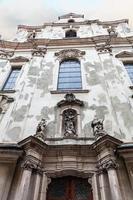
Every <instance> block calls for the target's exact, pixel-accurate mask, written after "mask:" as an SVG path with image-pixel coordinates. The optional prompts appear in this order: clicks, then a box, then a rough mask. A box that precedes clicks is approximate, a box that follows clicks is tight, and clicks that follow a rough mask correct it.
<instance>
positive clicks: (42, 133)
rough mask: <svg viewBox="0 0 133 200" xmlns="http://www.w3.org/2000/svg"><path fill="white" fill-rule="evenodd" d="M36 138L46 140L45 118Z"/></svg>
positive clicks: (38, 128)
mask: <svg viewBox="0 0 133 200" xmlns="http://www.w3.org/2000/svg"><path fill="white" fill-rule="evenodd" d="M34 137H36V138H38V139H40V140H42V141H44V140H45V138H46V120H45V119H44V118H42V119H41V121H40V122H39V124H38V126H37V130H36V134H35V135H34Z"/></svg>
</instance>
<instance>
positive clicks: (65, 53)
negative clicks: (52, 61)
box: [55, 49, 85, 61]
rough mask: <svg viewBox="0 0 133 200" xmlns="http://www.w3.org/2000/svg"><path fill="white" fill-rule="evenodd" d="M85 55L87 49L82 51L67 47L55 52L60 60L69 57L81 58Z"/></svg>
mask: <svg viewBox="0 0 133 200" xmlns="http://www.w3.org/2000/svg"><path fill="white" fill-rule="evenodd" d="M84 55H85V51H80V50H78V49H66V50H62V51H59V52H57V53H55V56H57V59H58V60H60V61H61V60H64V59H68V58H81V57H82V56H84Z"/></svg>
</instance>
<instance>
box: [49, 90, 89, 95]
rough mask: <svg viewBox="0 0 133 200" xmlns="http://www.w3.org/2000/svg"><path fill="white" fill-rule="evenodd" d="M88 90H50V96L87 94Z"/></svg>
mask: <svg viewBox="0 0 133 200" xmlns="http://www.w3.org/2000/svg"><path fill="white" fill-rule="evenodd" d="M88 92H89V90H52V91H50V93H51V94H66V93H88Z"/></svg>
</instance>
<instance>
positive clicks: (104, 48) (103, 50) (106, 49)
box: [96, 43, 112, 53]
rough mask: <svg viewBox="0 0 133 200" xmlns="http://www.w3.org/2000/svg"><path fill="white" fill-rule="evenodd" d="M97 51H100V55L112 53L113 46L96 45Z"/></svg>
mask: <svg viewBox="0 0 133 200" xmlns="http://www.w3.org/2000/svg"><path fill="white" fill-rule="evenodd" d="M96 50H97V51H98V53H111V52H112V49H111V46H110V45H109V44H106V43H105V44H100V45H96Z"/></svg>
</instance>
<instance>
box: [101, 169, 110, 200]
mask: <svg viewBox="0 0 133 200" xmlns="http://www.w3.org/2000/svg"><path fill="white" fill-rule="evenodd" d="M99 186H100V194H101V199H102V200H109V194H108V188H107V187H108V184H107V174H106V173H105V172H104V171H100V172H99Z"/></svg>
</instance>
